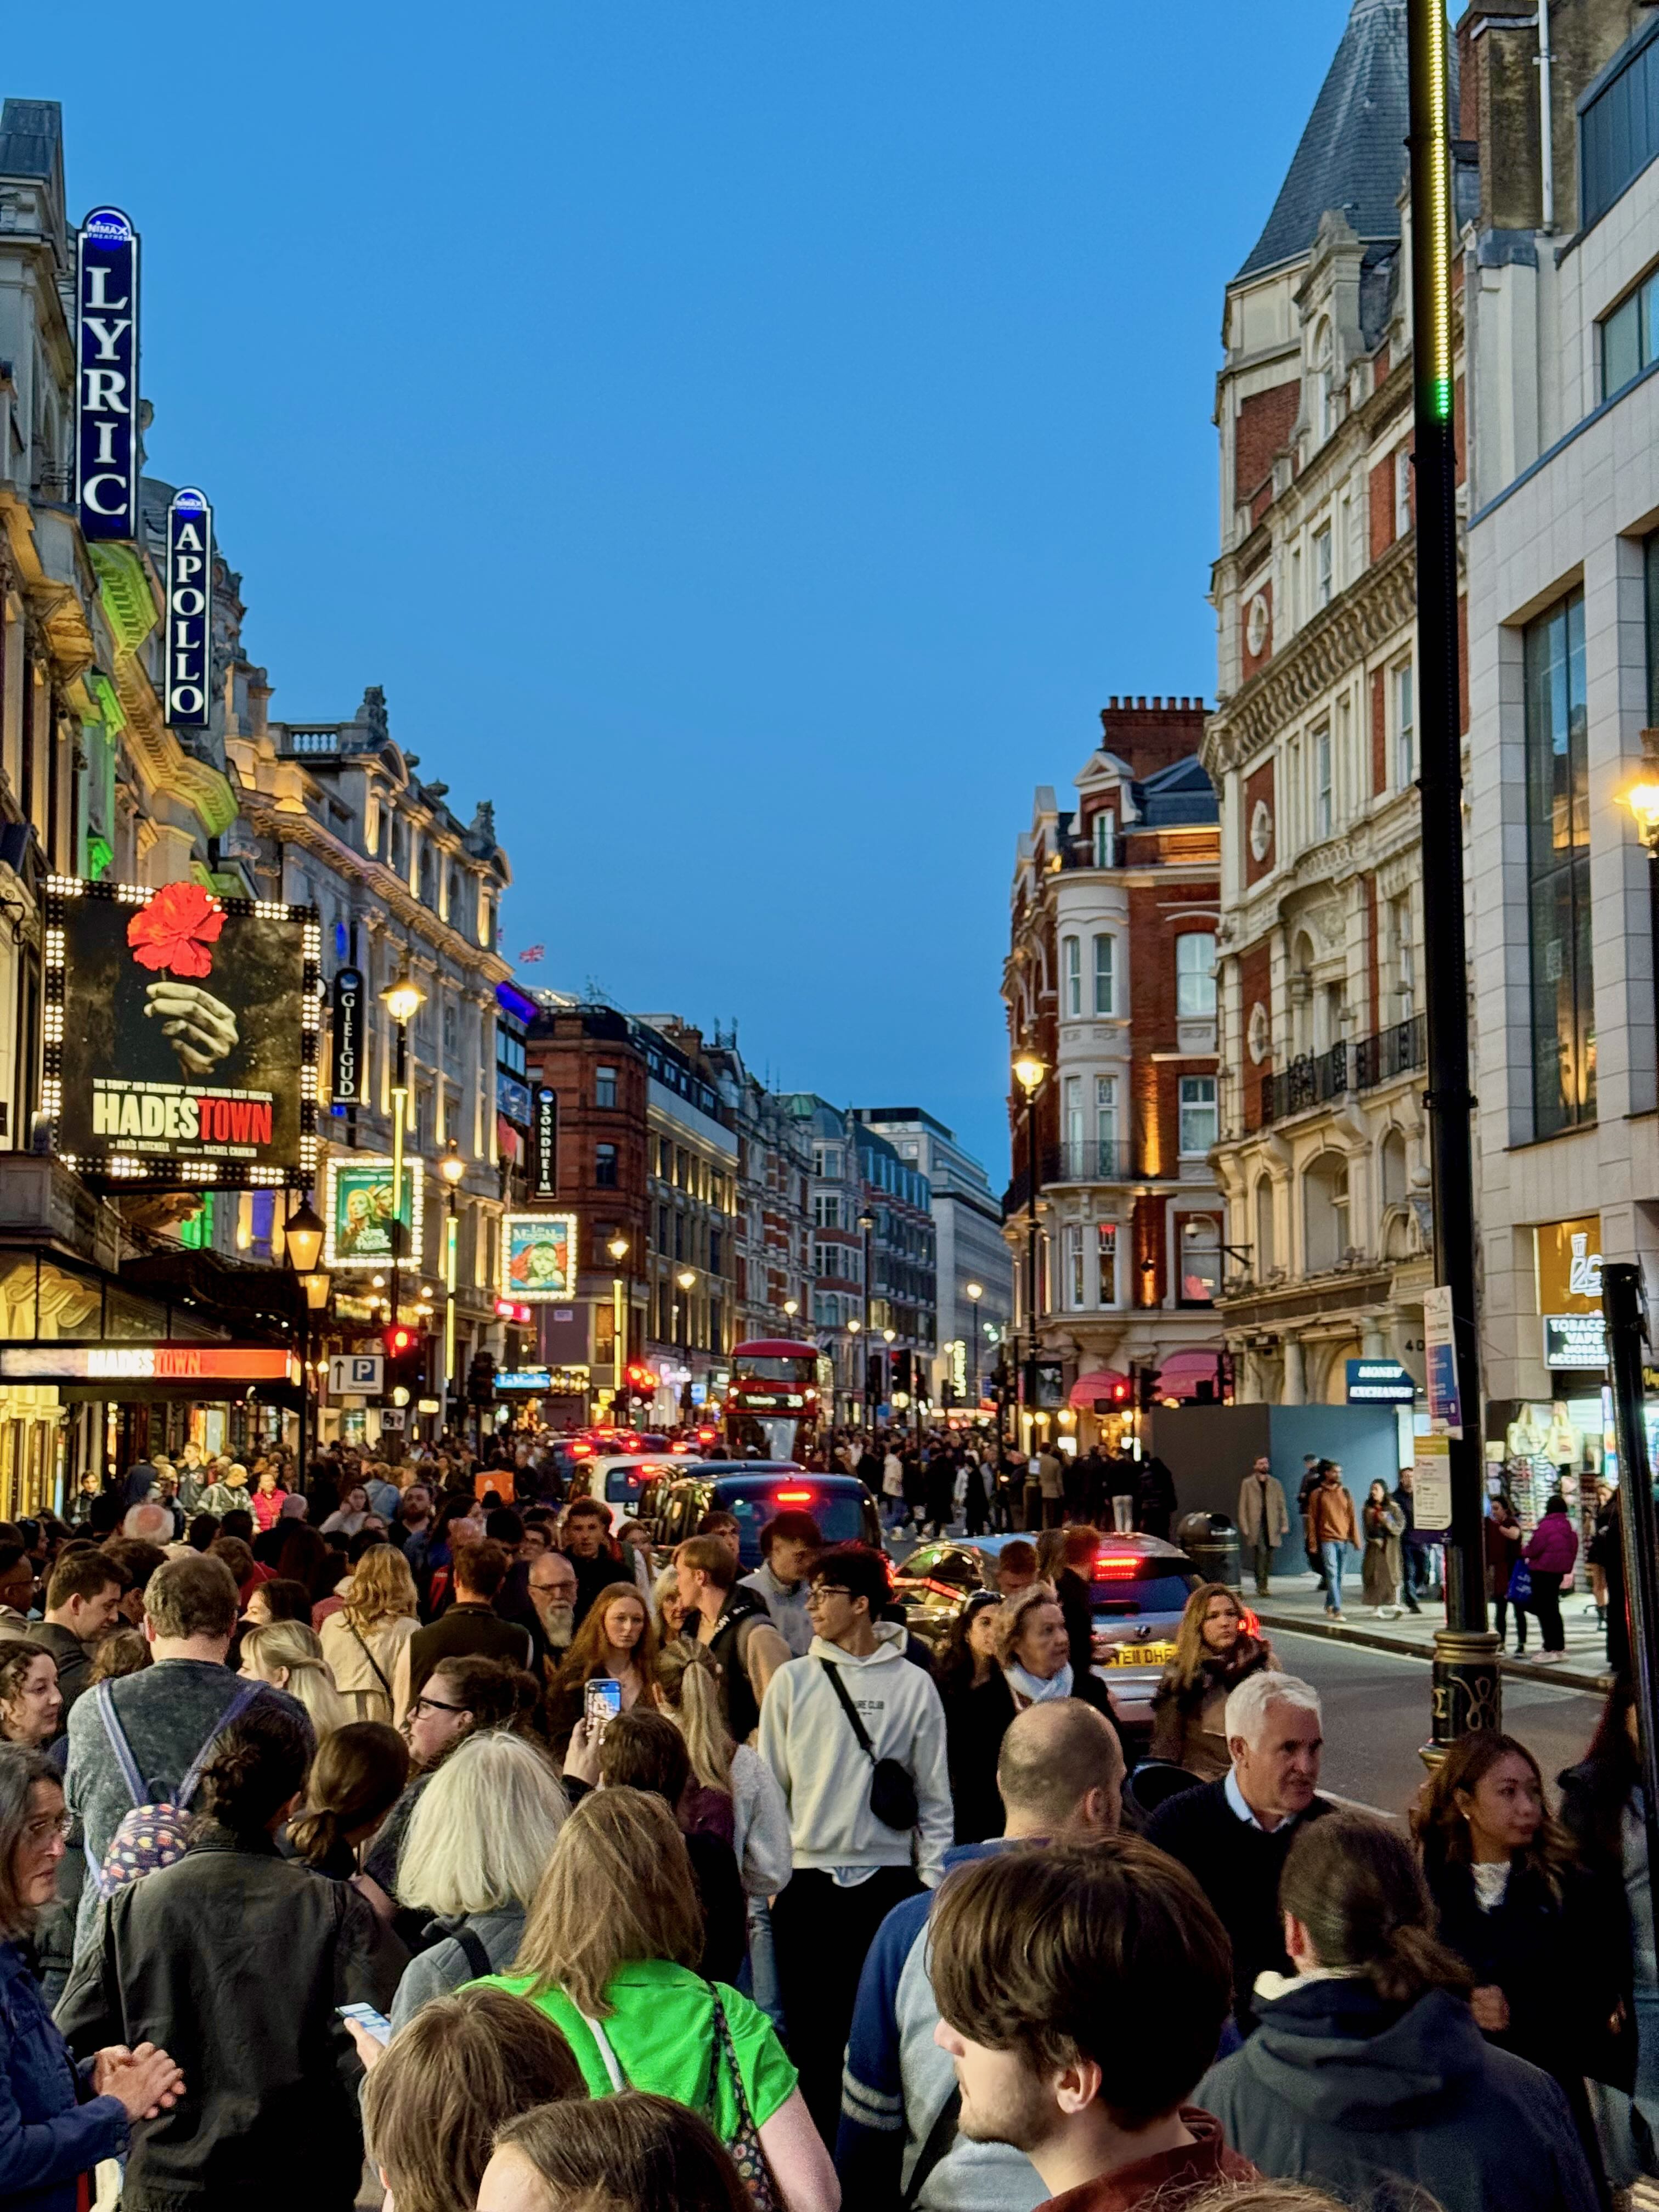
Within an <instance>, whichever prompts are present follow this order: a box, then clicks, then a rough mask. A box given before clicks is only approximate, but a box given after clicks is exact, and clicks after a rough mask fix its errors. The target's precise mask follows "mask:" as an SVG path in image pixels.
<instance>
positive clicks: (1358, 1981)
mask: <svg viewBox="0 0 1659 2212" xmlns="http://www.w3.org/2000/svg"><path fill="white" fill-rule="evenodd" d="M1279 1907H1280V1910H1281V1911H1282V1913H1283V1915H1284V1921H1285V1950H1286V1951H1287V1953H1288V1954H1289V1955H1290V1959H1291V1966H1292V1968H1293V1970H1294V1971H1293V1972H1291V1973H1290V1974H1280V1973H1278V1972H1267V1973H1264V1974H1262V1975H1261V1976H1259V1977H1258V1978H1257V1981H1256V1984H1255V2006H1256V2010H1257V2014H1258V2016H1259V2024H1258V2026H1257V2027H1256V2029H1255V2033H1254V2034H1253V2035H1252V2036H1251V2037H1250V2038H1249V2041H1248V2042H1246V2043H1245V2044H1244V2045H1243V2046H1242V2047H1241V2048H1240V2049H1239V2050H1237V2051H1234V2052H1233V2053H1232V2054H1231V2057H1226V2058H1224V2059H1222V2060H1221V2061H1220V2063H1218V2064H1217V2065H1214V2066H1212V2068H1211V2069H1210V2070H1209V2072H1208V2073H1207V2074H1206V2075H1205V2077H1204V2079H1203V2080H1202V2081H1200V2083H1199V2085H1198V2087H1197V2089H1196V2090H1195V2091H1194V2102H1195V2103H1196V2104H1199V2105H1200V2106H1203V2108H1204V2110H1205V2111H1206V2112H1213V2113H1214V2114H1215V2116H1216V2118H1218V2120H1219V2121H1220V2123H1221V2125H1222V2130H1223V2132H1224V2133H1225V2136H1226V2138H1227V2141H1228V2142H1229V2144H1230V2145H1231V2148H1233V2149H1234V2150H1236V2151H1238V2152H1240V2153H1241V2154H1243V2156H1244V2157H1246V2158H1248V2159H1249V2160H1250V2161H1251V2163H1252V2164H1253V2165H1254V2166H1256V2167H1257V2168H1258V2169H1259V2171H1260V2172H1262V2173H1263V2174H1266V2175H1267V2176H1269V2177H1271V2178H1273V2179H1278V2180H1282V2181H1300V2182H1309V2183H1311V2184H1313V2185H1316V2187H1318V2188H1321V2189H1328V2190H1329V2191H1330V2192H1331V2193H1332V2195H1333V2196H1334V2197H1339V2198H1340V2200H1341V2201H1342V2202H1343V2203H1351V2204H1357V2203H1378V2202H1384V2201H1386V2202H1398V2201H1401V2199H1405V2200H1407V2201H1412V2199H1413V2188H1414V2189H1415V2190H1420V2191H1425V2192H1426V2193H1427V2195H1428V2197H1431V2198H1432V2200H1433V2201H1434V2202H1435V2203H1437V2204H1438V2205H1439V2206H1441V2207H1442V2208H1443V2212H1487V2208H1488V2207H1490V2206H1492V2205H1498V2204H1501V2205H1502V2206H1503V2207H1504V2212H1595V2208H1596V2207H1597V2205H1598V2203H1599V2201H1600V2200H1599V2197H1598V2191H1597V2188H1596V2185H1595V2180H1594V2179H1592V2176H1591V2172H1590V2168H1589V2164H1588V2162H1587V2160H1586V2158H1585V2155H1584V2151H1583V2147H1582V2145H1581V2142H1580V2141H1579V2136H1578V2133H1577V2129H1576V2127H1575V2125H1574V2121H1573V2115H1572V2112H1571V2109H1570V2108H1569V2106H1568V2103H1567V2100H1566V2097H1565V2094H1564V2093H1563V2092H1562V2090H1561V2089H1560V2087H1559V2085H1558V2084H1557V2083H1556V2082H1555V2081H1552V2080H1551V2078H1550V2076H1549V2075H1547V2074H1545V2073H1543V2072H1541V2070H1540V2069H1538V2068H1537V2067H1535V2066H1532V2065H1529V2064H1528V2063H1527V2061H1526V2060H1525V2059H1523V2058H1517V2057H1515V2056H1514V2055H1513V2054H1512V2053H1511V2052H1510V2051H1502V2050H1499V2049H1498V2048H1497V2047H1496V2046H1495V2045H1492V2044H1490V2043H1488V2042H1487V2041H1486V2039H1485V2038H1484V2037H1483V2036H1482V2034H1481V2033H1480V2029H1479V2028H1478V2027H1476V2025H1475V2022H1474V2017H1473V2015H1471V2013H1470V2010H1469V1994H1470V1988H1471V1976H1470V1974H1469V1972H1468V1968H1467V1967H1466V1966H1464V1964H1463V1962H1462V1960H1460V1959H1459V1958H1458V1957H1457V1956H1456V1954H1455V1953H1453V1952H1452V1951H1449V1949H1447V1948H1446V1947H1445V1946H1444V1945H1443V1943H1442V1942H1440V1941H1439V1939H1438V1937H1437V1936H1436V1934H1435V1932H1434V1929H1435V1911H1434V1905H1433V1903H1432V1901H1431V1898H1430V1895H1429V1892H1428V1887H1427V1885H1426V1884H1425V1881H1424V1878H1423V1875H1422V1871H1421V1869H1420V1868H1419V1865H1418V1863H1417V1859H1416V1857H1415V1854H1414V1853H1413V1850H1412V1846H1411V1844H1410V1842H1409V1841H1408V1840H1407V1838H1406V1837H1405V1836H1403V1835H1401V1834H1400V1833H1399V1832H1396V1831H1395V1829H1394V1828H1391V1827H1390V1826H1388V1824H1387V1823H1386V1822H1384V1821H1383V1820H1375V1819H1373V1818H1371V1817H1370V1815H1369V1814H1364V1813H1359V1812H1352V1811H1348V1810H1346V1809H1340V1808H1339V1809H1337V1810H1335V1811H1333V1812H1332V1813H1330V1814H1328V1816H1327V1817H1326V1818H1325V1819H1324V1820H1317V1821H1315V1822H1313V1823H1312V1824H1311V1825H1310V1826H1307V1827H1305V1828H1304V1829H1302V1830H1301V1832H1299V1833H1298V1834H1297V1838H1296V1841H1295V1842H1294V1843H1293V1844H1291V1850H1290V1855H1289V1857H1287V1858H1286V1860H1285V1871H1284V1873H1283V1875H1281V1877H1280V1880H1279ZM1402 2184H1403V2185H1408V2186H1404V2187H1402V2186H1401V2185H1402Z"/></svg>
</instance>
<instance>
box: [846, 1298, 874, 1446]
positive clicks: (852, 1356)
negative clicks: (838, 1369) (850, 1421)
mask: <svg viewBox="0 0 1659 2212" xmlns="http://www.w3.org/2000/svg"><path fill="white" fill-rule="evenodd" d="M863 1327H864V1323H863V1322H861V1321H860V1319H859V1317H858V1316H857V1315H856V1314H848V1316H847V1335H848V1346H847V1357H848V1359H849V1360H850V1361H851V1362H852V1364H853V1372H852V1374H851V1375H849V1376H848V1378H847V1379H848V1383H849V1385H850V1384H851V1383H857V1384H858V1386H859V1387H858V1389H857V1391H856V1392H854V1391H853V1390H852V1389H850V1388H849V1389H848V1394H847V1395H848V1397H849V1398H856V1401H857V1405H858V1424H859V1427H860V1430H867V1429H868V1428H869V1426H870V1419H869V1408H868V1402H867V1393H866V1389H865V1387H864V1383H865V1378H864V1377H863V1376H860V1373H859V1371H858V1360H859V1331H860V1329H861V1328H863Z"/></svg>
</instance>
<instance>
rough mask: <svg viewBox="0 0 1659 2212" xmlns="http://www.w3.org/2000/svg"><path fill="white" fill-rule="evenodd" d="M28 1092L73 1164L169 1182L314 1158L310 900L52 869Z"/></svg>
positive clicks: (298, 1165)
mask: <svg viewBox="0 0 1659 2212" xmlns="http://www.w3.org/2000/svg"><path fill="white" fill-rule="evenodd" d="M46 888H47V906H46V1016H45V1031H46V1035H45V1055H44V1075H45V1080H44V1085H43V1091H44V1103H45V1106H46V1112H47V1114H48V1115H50V1116H51V1117H52V1149H53V1151H54V1152H57V1153H58V1155H59V1156H60V1157H61V1158H63V1159H64V1160H65V1161H66V1162H67V1163H68V1164H70V1165H71V1166H72V1167H74V1168H76V1170H78V1171H79V1172H80V1173H82V1174H84V1175H89V1176H100V1177H107V1178H109V1179H111V1180H112V1181H118V1182H123V1183H129V1184H130V1183H134V1182H137V1183H147V1184H149V1185H150V1186H151V1187H153V1188H154V1187H161V1188H168V1189H175V1190H196V1189H200V1188H204V1187H206V1186H209V1185H211V1184H216V1183H217V1184H228V1185H231V1186H233V1187H235V1186H240V1185H246V1184H266V1185H270V1184H290V1185H298V1184H304V1183H307V1182H310V1181H311V1179H312V1177H313V1175H314V1174H315V1172H316V1165H317V1035H318V996H319V983H318V979H319V970H320V964H321V958H322V946H321V938H320V932H319V927H318V922H317V915H316V911H315V909H314V908H311V907H299V906H282V905H277V904H275V903H273V902H268V901H265V900H262V899H244V898H219V897H216V896H215V895H214V894H213V893H212V892H210V891H209V890H204V888H203V886H202V885H201V884H195V883H179V884H163V885H162V886H161V889H160V890H152V889H150V888H149V887H148V886H145V885H137V884H102V883H98V884H94V883H85V882H82V881H80V880H79V879H78V878H72V877H63V876H55V877H53V878H51V880H50V881H49V883H48V884H47V887H46Z"/></svg>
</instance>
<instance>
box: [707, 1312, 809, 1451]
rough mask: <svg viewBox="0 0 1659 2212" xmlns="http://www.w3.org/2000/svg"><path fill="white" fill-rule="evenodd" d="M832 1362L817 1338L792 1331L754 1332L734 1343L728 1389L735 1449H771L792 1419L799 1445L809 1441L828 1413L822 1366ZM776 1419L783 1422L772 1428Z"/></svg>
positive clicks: (728, 1427)
mask: <svg viewBox="0 0 1659 2212" xmlns="http://www.w3.org/2000/svg"><path fill="white" fill-rule="evenodd" d="M827 1364H828V1362H827V1361H826V1360H825V1358H824V1356H823V1353H822V1352H820V1351H819V1350H818V1348H817V1345H816V1344H803V1343H801V1342H799V1340H796V1339H794V1338H792V1337H787V1336H761V1337H755V1338H753V1339H751V1340H750V1342H749V1343H747V1344H739V1345H737V1346H734V1347H733V1349H732V1380H731V1382H730V1383H728V1384H727V1385H726V1441H727V1443H729V1444H731V1445H732V1447H733V1448H734V1449H741V1448H742V1447H744V1446H745V1445H748V1444H751V1443H753V1444H758V1445H760V1446H761V1447H762V1449H771V1447H772V1446H773V1445H775V1443H777V1442H778V1441H779V1430H780V1429H781V1427H782V1425H784V1424H787V1425H789V1431H790V1432H792V1433H793V1443H794V1446H795V1447H797V1448H798V1447H799V1446H800V1445H801V1444H803V1443H805V1442H806V1441H807V1440H808V1439H809V1438H810V1437H812V1436H813V1435H814V1434H815V1433H816V1431H817V1426H818V1423H819V1421H820V1420H821V1419H823V1376H822V1370H823V1368H824V1367H825V1366H826V1365H827ZM773 1424H777V1425H779V1428H778V1429H772V1425H773ZM769 1429H771V1430H772V1432H771V1433H770V1434H769V1433H768V1430H769ZM774 1456H775V1457H781V1456H787V1454H781V1453H774Z"/></svg>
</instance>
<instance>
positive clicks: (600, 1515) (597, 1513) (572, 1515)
mask: <svg viewBox="0 0 1659 2212" xmlns="http://www.w3.org/2000/svg"><path fill="white" fill-rule="evenodd" d="M584 1514H586V1516H588V1518H589V1519H591V1520H596V1521H603V1522H604V1523H605V1529H606V1532H607V1534H608V1533H609V1530H610V1528H611V1516H610V1515H609V1514H608V1513H607V1512H606V1511H605V1507H604V1506H603V1505H602V1504H600V1503H599V1499H598V1498H572V1499H571V1501H570V1503H569V1504H568V1506H567V1507H566V1508H565V1515H564V1525H565V1527H566V1528H568V1527H569V1526H570V1524H571V1522H573V1521H574V1520H577V1519H579V1518H580V1516H582V1515H584Z"/></svg>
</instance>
